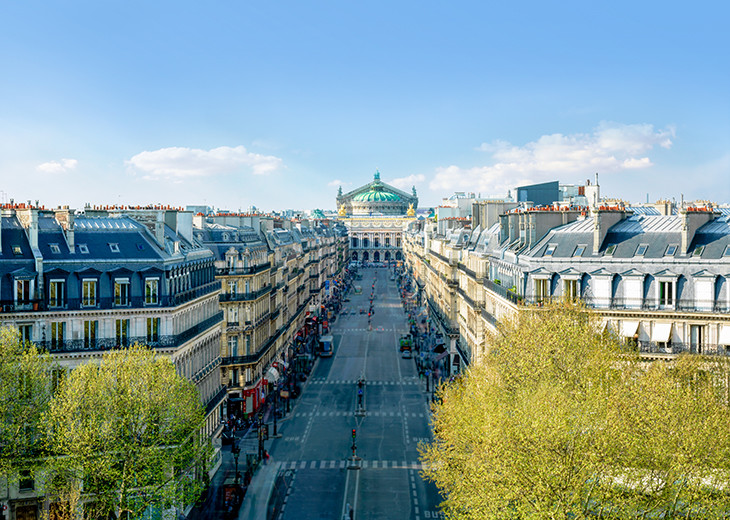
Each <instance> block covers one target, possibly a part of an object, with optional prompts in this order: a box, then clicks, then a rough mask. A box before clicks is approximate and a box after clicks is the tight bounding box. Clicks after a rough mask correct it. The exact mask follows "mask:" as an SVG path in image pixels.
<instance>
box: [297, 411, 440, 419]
mask: <svg viewBox="0 0 730 520" xmlns="http://www.w3.org/2000/svg"><path fill="white" fill-rule="evenodd" d="M354 413H355V412H354V411H353V410H350V411H349V412H345V411H332V412H294V413H293V414H291V415H292V416H293V417H352V415H353V414H354ZM366 415H367V416H368V417H421V418H423V417H426V414H425V413H415V412H411V413H409V412H400V411H398V412H382V411H380V412H379V411H372V412H367V411H366Z"/></svg>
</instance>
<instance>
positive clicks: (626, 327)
mask: <svg viewBox="0 0 730 520" xmlns="http://www.w3.org/2000/svg"><path fill="white" fill-rule="evenodd" d="M638 330H639V322H638V321H623V322H621V336H622V337H624V338H633V337H634V336H636V333H637V332H638Z"/></svg>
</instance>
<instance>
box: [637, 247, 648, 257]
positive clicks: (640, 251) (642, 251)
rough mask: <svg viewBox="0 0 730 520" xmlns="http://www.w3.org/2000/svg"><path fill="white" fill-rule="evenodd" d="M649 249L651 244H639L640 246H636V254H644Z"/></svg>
mask: <svg viewBox="0 0 730 520" xmlns="http://www.w3.org/2000/svg"><path fill="white" fill-rule="evenodd" d="M647 249H649V246H648V245H647V244H639V247H637V248H636V253H635V255H636V256H644V255H645V254H646V250H647Z"/></svg>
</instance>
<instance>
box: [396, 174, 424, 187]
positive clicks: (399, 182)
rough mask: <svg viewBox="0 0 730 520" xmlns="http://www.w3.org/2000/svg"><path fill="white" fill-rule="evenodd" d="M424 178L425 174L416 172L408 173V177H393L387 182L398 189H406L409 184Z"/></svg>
mask: <svg viewBox="0 0 730 520" xmlns="http://www.w3.org/2000/svg"><path fill="white" fill-rule="evenodd" d="M425 180H426V176H425V175H423V174H422V173H418V174H415V173H414V174H412V175H409V176H408V177H399V178H397V179H393V180H392V181H390V182H389V183H388V184H392V185H393V186H395V187H396V188H398V189H401V190H406V189H408V188H410V187H411V186H415V185H416V184H418V183H419V182H423V181H425Z"/></svg>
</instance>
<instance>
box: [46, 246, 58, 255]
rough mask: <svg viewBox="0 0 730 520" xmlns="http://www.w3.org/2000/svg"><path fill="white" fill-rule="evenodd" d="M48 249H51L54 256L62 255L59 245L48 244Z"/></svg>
mask: <svg viewBox="0 0 730 520" xmlns="http://www.w3.org/2000/svg"><path fill="white" fill-rule="evenodd" d="M48 247H50V248H51V253H53V254H54V255H60V254H61V248H60V247H58V244H48Z"/></svg>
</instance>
